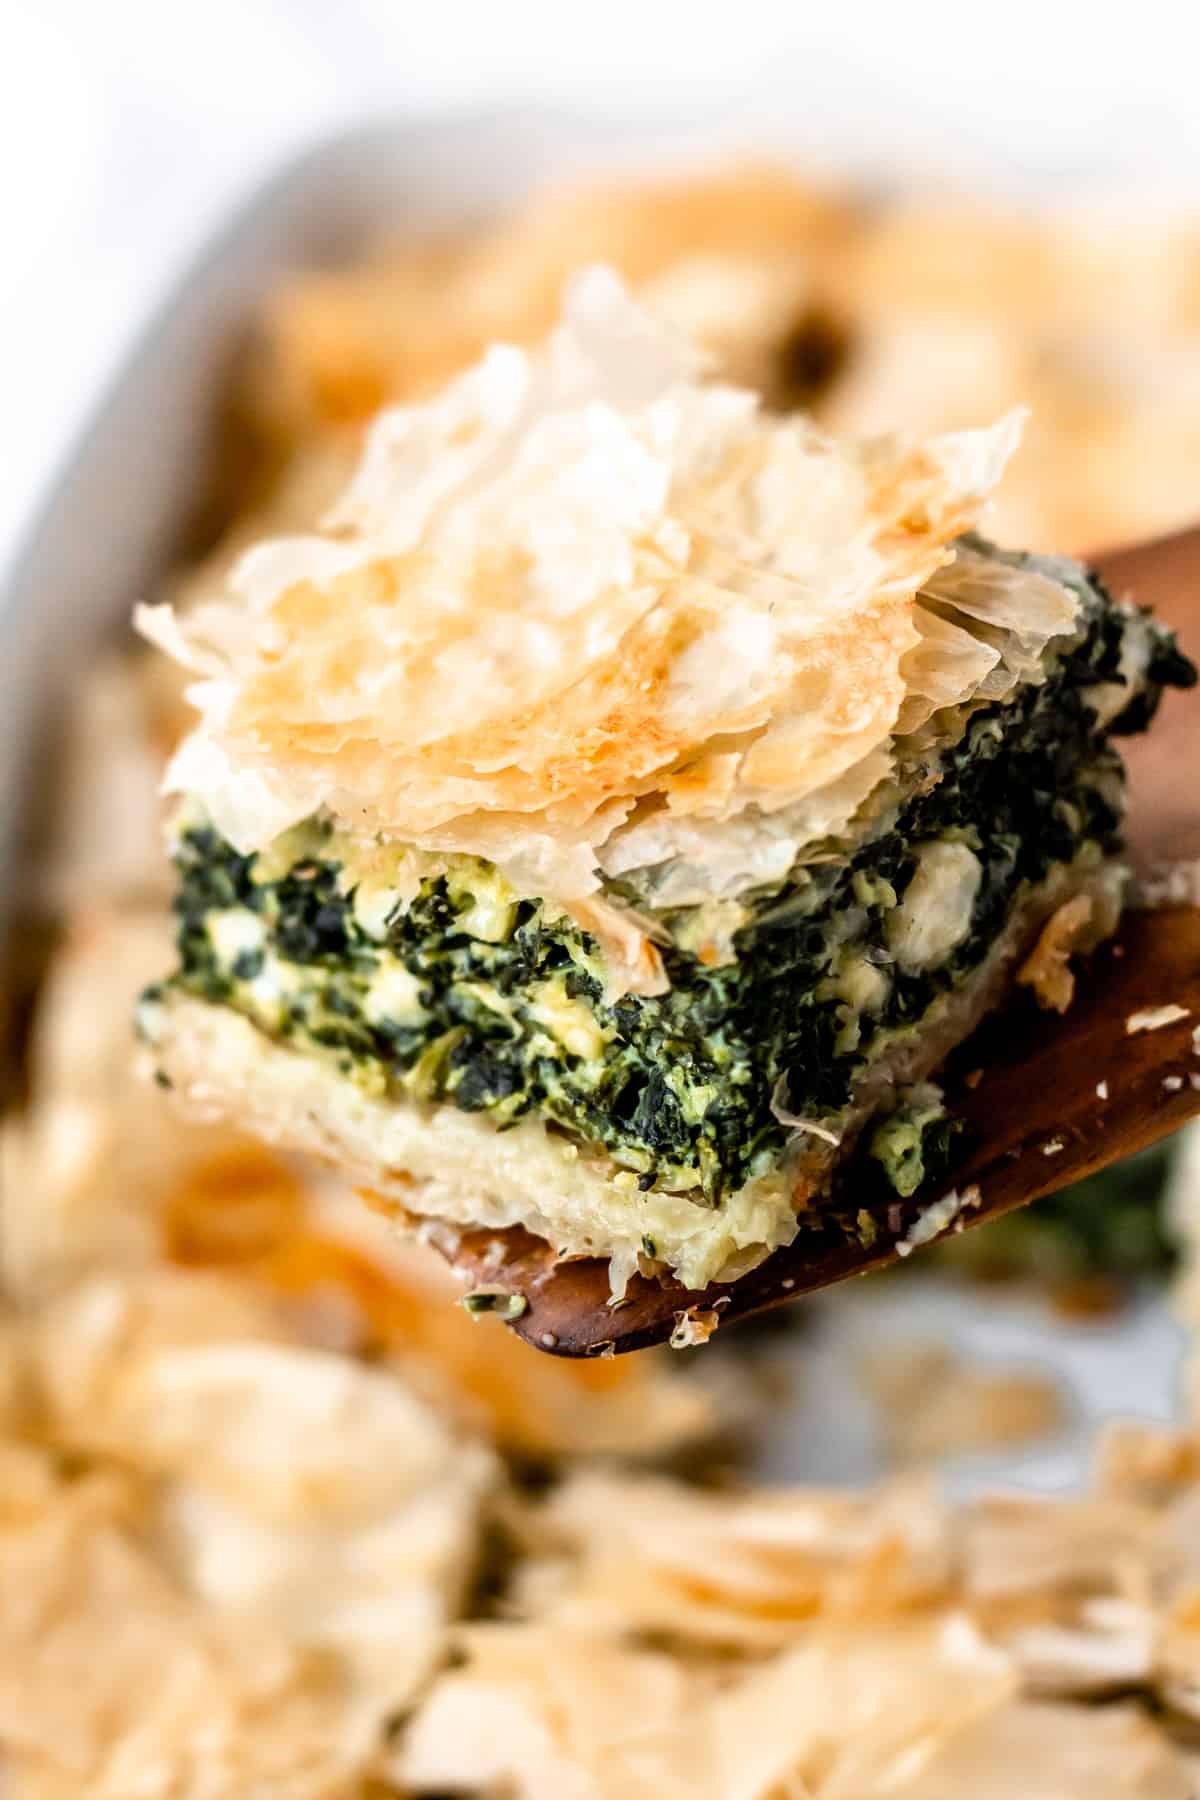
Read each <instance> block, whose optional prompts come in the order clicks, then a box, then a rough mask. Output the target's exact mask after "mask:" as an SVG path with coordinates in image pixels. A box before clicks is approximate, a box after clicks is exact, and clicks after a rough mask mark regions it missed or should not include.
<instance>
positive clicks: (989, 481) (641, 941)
mask: <svg viewBox="0 0 1200 1800" xmlns="http://www.w3.org/2000/svg"><path fill="white" fill-rule="evenodd" d="M701 373H702V371H701V370H700V368H699V364H698V359H697V357H696V356H695V355H694V354H693V353H692V352H691V351H689V350H688V349H686V348H685V347H683V346H681V345H679V344H676V343H675V342H674V341H673V340H671V339H669V338H668V337H667V336H666V334H665V333H664V332H663V331H661V330H660V329H659V328H658V327H657V326H656V325H655V324H654V323H653V322H652V321H651V320H650V319H649V318H648V317H646V316H645V315H643V314H642V313H641V312H639V311H638V310H637V309H636V308H635V307H634V306H633V305H632V303H631V302H630V301H629V299H628V298H627V296H626V295H625V294H624V292H623V290H622V289H621V287H620V285H619V283H618V282H617V281H616V279H615V278H614V277H612V276H611V275H609V274H606V273H605V272H603V271H598V270H596V271H591V272H589V273H587V274H585V275H583V276H581V277H579V278H578V279H577V280H576V282H575V283H574V284H572V286H571V288H570V289H569V291H568V295H567V302H566V316H565V319H564V322H563V324H562V326H561V327H560V328H559V330H558V331H557V332H556V333H555V335H554V337H553V338H552V339H551V340H550V343H549V344H548V345H547V347H546V348H545V349H544V350H543V351H542V352H541V353H540V354H538V355H527V354H526V353H524V352H521V351H518V350H514V349H507V348H503V347H502V348H497V349H495V350H493V351H491V352H490V353H489V355H488V356H487V357H486V358H485V359H484V361H483V362H482V363H481V364H480V365H479V366H478V367H477V368H475V369H473V370H472V371H470V372H469V373H468V374H466V375H464V376H463V377H461V378H460V379H459V380H458V381H456V382H454V383H453V384H452V385H451V386H450V387H449V388H448V389H447V390H446V392H445V393H444V394H443V395H442V396H441V397H440V398H438V399H437V400H435V401H433V402H432V403H431V404H429V405H427V406H422V407H401V408H396V409H393V410H391V411H389V412H385V413H384V414H382V415H381V417H380V418H379V420H378V421H377V422H376V424H375V426H374V427H373V429H372V431H371V434H370V438H369V440H368V444H367V448H366V452H365V454H364V457H363V460H362V464H361V467H360V469H359V471H358V473H357V475H356V476H355V478H354V480H353V481H352V483H351V485H350V487H349V489H348V491H347V492H346V494H345V495H344V496H343V498H342V500H341V501H340V502H339V504H338V505H337V506H336V507H335V508H334V510H333V512H332V513H331V514H330V515H329V517H328V518H327V519H326V521H325V523H324V526H323V529H322V530H321V532H320V533H319V534H314V535H312V536H310V537H303V538H290V539H282V540H278V541H275V542H273V543H267V544H263V545H260V546H259V547H258V548H256V549H254V550H252V551H251V552H250V553H249V554H248V555H247V556H246V557H244V558H243V560H242V561H241V563H240V564H239V565H238V566H237V568H236V570H235V572H234V575H233V579H232V582H231V587H230V592H229V595H228V599H227V600H226V601H225V602H224V603H221V604H210V605H206V606H203V607H200V608H197V609H196V610H195V611H193V612H192V613H190V614H189V615H187V616H186V617H184V618H182V619H177V618H174V617H172V615H171V614H170V612H169V611H168V610H167V609H165V608H143V609H141V611H140V614H139V622H140V624H141V627H142V629H143V631H145V632H146V633H147V634H148V635H149V636H151V637H153V638H154V639H155V640H156V641H157V642H159V643H160V644H162V645H163V646H164V648H166V649H168V650H169V651H171V652H172V653H173V654H174V655H176V656H178V657H179V658H181V659H182V660H183V661H185V662H186V663H187V664H188V665H189V666H191V667H192V668H194V669H195V671H196V673H197V675H198V676H200V677H201V679H200V680H199V681H198V682H197V684H196V686H195V687H194V689H193V690H192V695H193V699H194V700H195V703H196V705H197V707H198V709H199V711H200V714H201V722H200V724H199V726H198V728H197V730H196V731H195V732H194V733H193V735H192V736H191V737H190V738H189V739H188V741H187V742H186V744H185V745H184V747H183V749H182V750H181V752H180V753H179V755H178V757H177V758H176V760H175V763H174V765H173V768H172V772H171V776H170V786H171V787H172V789H174V790H175V791H178V792H184V793H190V794H193V795H200V796H202V797H203V799H204V801H205V804H206V806H207V808H208V811H209V814H210V816H211V818H212V820H213V822H214V824H215V825H216V826H217V828H218V830H219V831H220V832H221V833H222V835H223V836H224V837H226V838H227V839H228V840H229V841H230V842H231V843H232V844H234V845H235V846H236V847H237V848H238V849H240V850H249V849H254V848H257V847H259V846H261V845H262V844H264V843H266V842H268V841H269V840H270V839H271V838H273V837H274V836H276V834H277V833H279V832H280V831H282V830H283V829H285V828H286V827H287V826H289V825H292V824H294V823H296V822H297V821H298V820H300V819H303V818H306V817H308V816H310V815H311V814H313V813H314V812H316V811H317V810H318V809H321V808H324V809H325V810H326V811H327V812H328V813H329V814H330V815H331V816H332V817H334V818H335V819H336V820H338V821H340V822H342V823H344V824H345V825H346V826H348V828H349V829H351V830H352V831H353V832H354V834H355V835H356V836H357V837H359V838H360V839H362V840H365V841H369V840H371V839H373V838H374V837H375V836H376V835H377V834H382V835H383V836H384V837H385V838H387V839H392V840H398V841H401V842H405V843H413V844H417V845H420V846H422V847H424V848H426V849H436V850H447V851H458V852H466V853H469V854H474V855H479V856H484V857H487V858H489V859H490V860H492V861H494V862H496V863H498V864H499V865H500V867H501V868H502V870H503V871H504V873H505V874H506V876H508V877H509V878H510V879H511V880H512V881H513V883H514V885H515V886H516V887H517V888H519V889H520V890H522V891H525V892H531V893H537V894H539V895H542V896H544V897H546V898H549V899H552V900H556V901H560V902H563V903H565V904H567V905H569V906H570V907H571V909H572V911H573V912H574V913H575V916H576V917H577V918H578V919H579V920H580V922H581V923H582V924H585V925H587V926H588V927H589V928H591V929H594V930H596V929H598V930H600V931H601V932H602V934H603V936H604V938H605V940H606V943H607V946H608V949H609V953H610V955H611V956H613V957H614V959H617V960H619V961H620V962H621V963H622V964H623V965H624V966H623V970H622V978H623V980H624V981H625V982H626V984H627V985H630V986H632V987H634V988H636V989H639V990H641V991H653V989H654V988H655V987H656V986H657V985H659V984H660V982H661V970H660V969H659V967H658V964H657V958H656V956H655V953H654V949H653V946H652V944H651V943H650V942H649V940H648V937H647V935H646V934H644V933H639V932H638V930H637V925H636V921H631V920H630V919H629V916H628V914H627V913H621V914H619V915H618V914H617V913H616V912H615V911H614V909H613V908H612V906H611V903H610V902H609V901H608V900H607V899H606V897H605V894H604V880H605V877H624V876H627V875H628V874H629V873H630V871H633V870H637V869H644V868H649V867H651V866H654V867H658V866H661V865H662V864H664V863H668V862H669V863H670V864H671V865H672V871H671V877H670V885H669V892H668V895H667V897H669V898H670V899H671V900H672V901H674V902H677V903H692V902H696V901H699V900H702V899H705V898H709V897H712V896H714V895H716V896H721V897H727V896H730V895H736V894H738V893H739V892H742V891H744V890H745V889H748V888H752V887H755V886H757V885H759V884H761V883H762V882H764V881H770V880H772V879H777V878H778V877H779V876H780V875H781V874H783V873H784V872H786V870H787V869H788V868H789V867H790V865H791V863H792V862H793V861H794V860H795V858H796V856H797V855H798V854H799V853H800V852H801V851H802V850H803V849H804V847H805V846H806V845H809V844H811V843H813V842H814V841H815V840H817V839H819V838H822V837H824V836H826V835H828V834H829V833H830V832H834V831H838V830H841V829H843V828H844V827H845V826H846V824H847V823H848V821H849V820H850V819H851V818H852V817H853V815H854V814H855V812H856V809H858V808H859V807H860V806H861V805H862V804H863V802H864V801H865V800H866V799H867V797H868V796H870V795H871V794H872V793H874V792H876V791H877V790H878V789H879V787H880V785H881V783H884V782H885V781H886V780H887V777H888V776H889V774H890V773H891V772H892V770H893V768H894V765H895V749H894V739H895V736H896V734H897V733H898V732H911V731H912V730H914V729H916V728H917V727H918V726H919V725H920V724H921V723H922V722H923V721H924V720H926V719H928V717H929V715H930V714H931V712H933V711H934V710H935V709H936V708H938V707H945V706H953V705H956V704H959V703H961V702H962V701H964V700H965V699H967V698H968V697H970V696H971V695H973V694H976V693H980V692H982V693H985V694H988V695H989V696H990V697H993V698H994V697H999V696H1000V695H1002V694H1004V693H1006V692H1011V691H1012V689H1013V686H1014V684H1015V682H1016V681H1017V680H1019V679H1020V678H1021V677H1022V676H1025V675H1028V673H1029V672H1030V670H1032V669H1034V668H1036V666H1037V662H1038V659H1039V657H1040V655H1041V652H1042V650H1043V648H1044V646H1045V644H1046V643H1047V642H1048V641H1049V639H1050V638H1052V637H1053V636H1055V635H1056V634H1059V633H1062V632H1065V631H1069V630H1070V629H1071V626H1072V622H1073V620H1074V618H1075V614H1076V610H1077V600H1076V597H1075V595H1074V594H1073V592H1072V590H1071V589H1070V588H1069V587H1065V586H1063V585H1062V584H1061V583H1060V582H1058V581H1056V580H1054V579H1051V578H1050V577H1048V576H1046V575H1043V574H1038V573H1031V572H1030V571H1027V570H1020V571H1012V570H1009V569H1006V568H1004V567H997V566H996V565H994V564H991V563H984V562H981V561H980V559H979V557H978V556H977V555H976V554H975V553H973V552H971V551H965V550H960V551H958V552H956V551H955V549H954V542H953V541H954V539H955V538H956V537H958V536H959V535H960V534H961V533H962V532H963V531H965V530H967V529H968V528H969V527H971V526H973V525H974V524H975V523H976V522H977V520H978V519H979V516H980V513H981V510H982V508H983V506H984V502H985V500H986V497H987V495H988V493H989V492H990V491H991V489H992V488H993V487H994V485H995V483H996V482H997V480H998V479H999V476H1000V474H1001V472H1002V470H1003V468H1004V465H1005V462H1006V461H1007V459H1008V457H1009V456H1010V455H1011V453H1012V451H1013V449H1014V447H1015V445H1016V442H1017V438H1018V435H1019V419H1018V418H1017V417H1016V416H1011V417H1009V418H1008V419H1006V420H1004V421H1002V422H1001V424H999V425H998V426H996V427H995V428H994V429H992V430H990V431H978V432H963V433H959V434H956V435H954V436H950V437H941V438H934V439H930V440H928V441H925V442H912V441H908V440H901V439H878V440H872V441H870V442H862V443H858V442H835V441H832V440H830V439H828V438H826V437H824V436H823V435H822V434H821V433H820V432H818V431H816V430H815V429H814V428H813V427H812V426H811V425H810V424H808V423H807V422H806V421H805V420H804V419H802V418H792V419H783V418H777V417H771V416H767V415H765V414H764V413H763V412H762V411H761V409H760V407H759V405H758V402H757V400H756V398H755V396H754V395H752V394H750V393H746V392H742V391H740V390H737V389H734V388H729V387H725V386H721V385H719V384H716V383H705V382H703V381H702V380H701V378H700V377H701Z"/></svg>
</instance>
